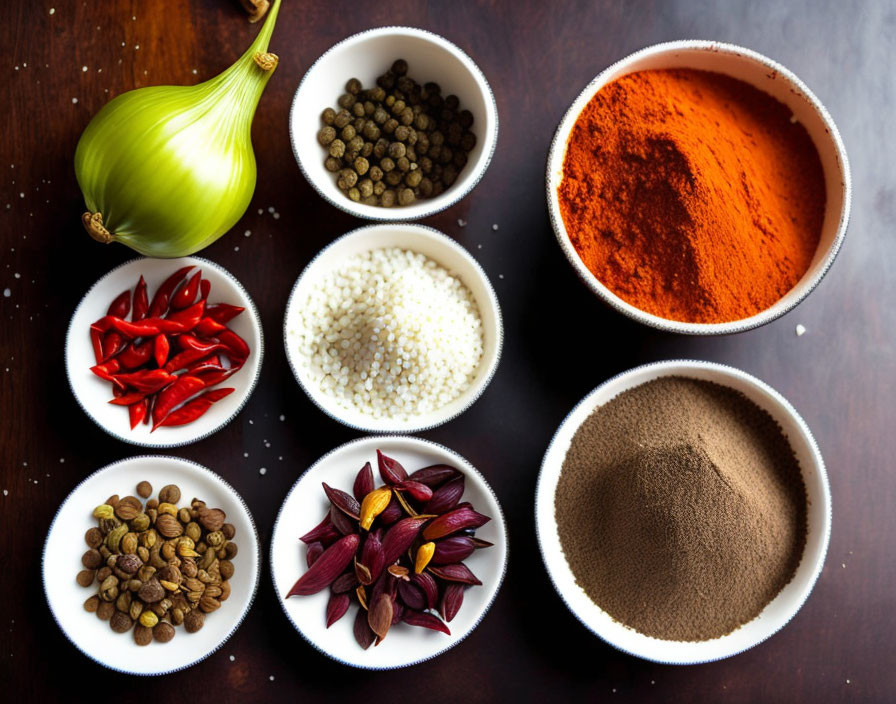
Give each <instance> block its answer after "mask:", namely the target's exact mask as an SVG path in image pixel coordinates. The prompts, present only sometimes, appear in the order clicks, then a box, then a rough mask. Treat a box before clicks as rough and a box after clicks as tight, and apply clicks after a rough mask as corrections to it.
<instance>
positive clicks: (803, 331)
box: [796, 325, 806, 337]
mask: <svg viewBox="0 0 896 704" xmlns="http://www.w3.org/2000/svg"><path fill="white" fill-rule="evenodd" d="M805 334H806V328H805V326H803V325H797V326H796V336H797V337H802V336H803V335H805Z"/></svg>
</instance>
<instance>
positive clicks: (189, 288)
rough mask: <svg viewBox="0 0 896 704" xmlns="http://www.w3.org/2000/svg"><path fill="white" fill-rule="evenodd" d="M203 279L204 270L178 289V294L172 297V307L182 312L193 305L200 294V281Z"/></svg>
mask: <svg viewBox="0 0 896 704" xmlns="http://www.w3.org/2000/svg"><path fill="white" fill-rule="evenodd" d="M200 279H202V270H201V269H200V270H199V271H197V272H196V273H195V274H193V276H191V277H190V280H189V281H187V282H186V283H185V284H184V285H183V286H181V287H180V288H179V289H177V292H176V293H175V294H174V295H173V296H171V302H170V304H169V305H170V306H171V308H173V309H174V310H180V309H181V308H186V307H187V306H191V305H193V303H194V302H195V300H196V294H197V293H198V292H199V281H200Z"/></svg>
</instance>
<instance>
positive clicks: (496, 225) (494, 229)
mask: <svg viewBox="0 0 896 704" xmlns="http://www.w3.org/2000/svg"><path fill="white" fill-rule="evenodd" d="M492 231H494V232H497V231H498V223H495V224H494V225H492ZM613 691H614V692H615V691H616V690H615V689H614V690H613Z"/></svg>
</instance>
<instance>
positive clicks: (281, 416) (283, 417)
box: [280, 413, 286, 422]
mask: <svg viewBox="0 0 896 704" xmlns="http://www.w3.org/2000/svg"><path fill="white" fill-rule="evenodd" d="M284 420H286V416H285V415H283V414H282V413H281V414H280V421H281V422H282V421H284Z"/></svg>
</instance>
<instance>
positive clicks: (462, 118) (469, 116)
mask: <svg viewBox="0 0 896 704" xmlns="http://www.w3.org/2000/svg"><path fill="white" fill-rule="evenodd" d="M457 119H458V122H460V126H461V127H463V128H464V129H470V126H471V125H472V124H473V113H471V112H470V111H469V110H461V111H460V113H458V115H457Z"/></svg>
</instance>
